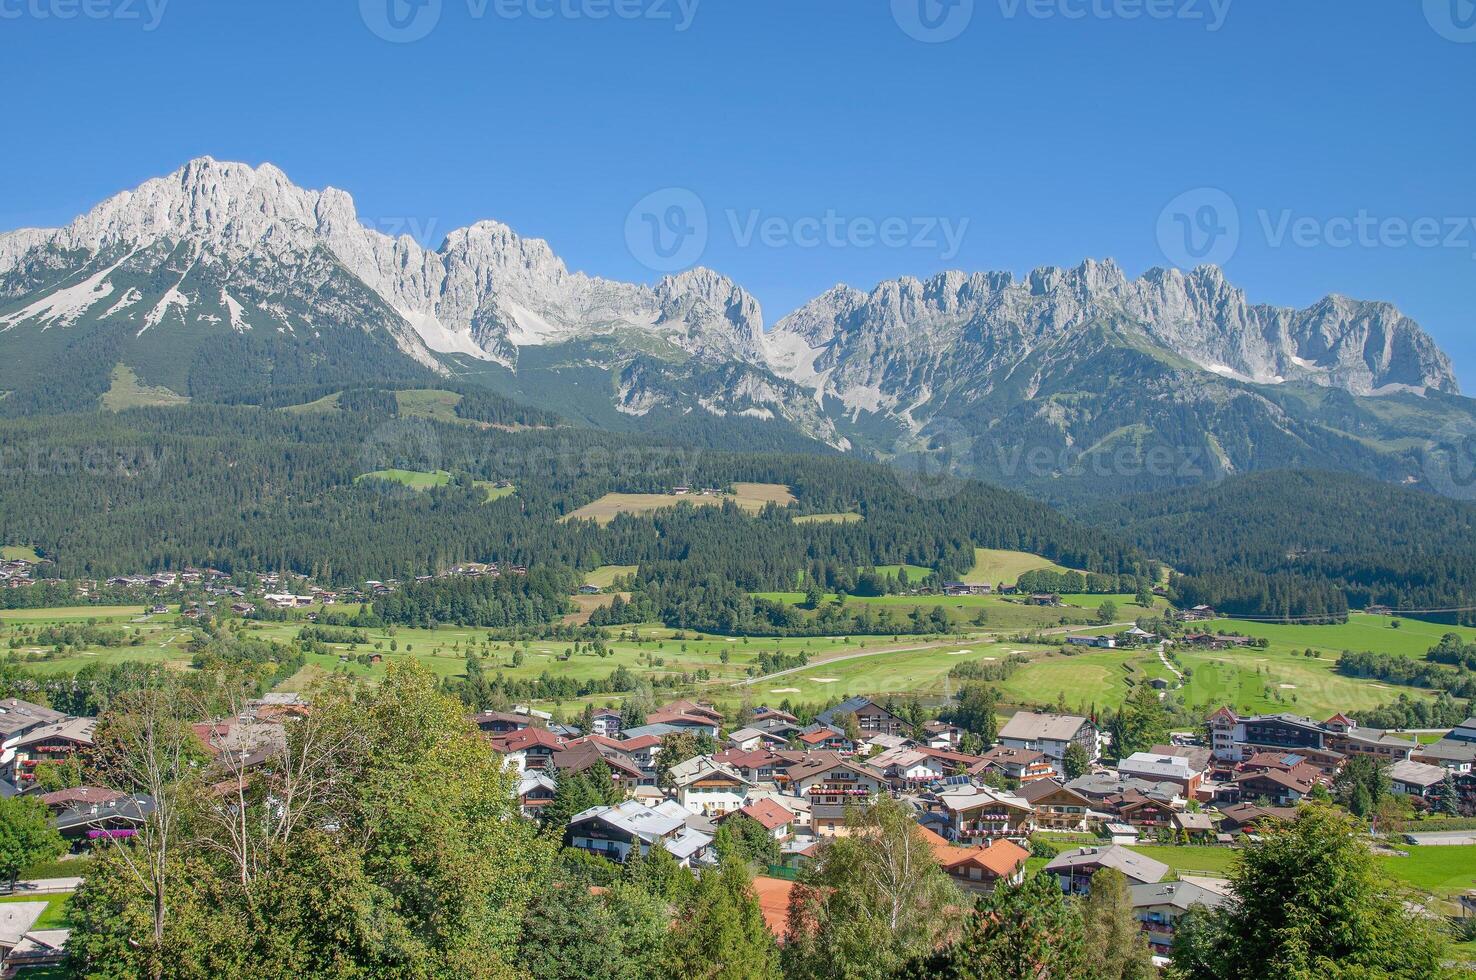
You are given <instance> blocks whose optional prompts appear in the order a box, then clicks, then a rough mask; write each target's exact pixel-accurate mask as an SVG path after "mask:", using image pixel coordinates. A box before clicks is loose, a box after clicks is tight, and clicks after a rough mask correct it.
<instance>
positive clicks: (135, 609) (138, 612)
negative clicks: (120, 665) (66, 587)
mask: <svg viewBox="0 0 1476 980" xmlns="http://www.w3.org/2000/svg"><path fill="white" fill-rule="evenodd" d="M146 609H147V607H146V606H58V607H56V608H54V609H0V623H4V622H10V623H85V622H86V621H87V620H89V619H96V620H98V621H99V622H105V621H106V622H113V621H122V620H127V619H134V618H136V617H138V616H142V615H143V614H144V612H145V610H146Z"/></svg>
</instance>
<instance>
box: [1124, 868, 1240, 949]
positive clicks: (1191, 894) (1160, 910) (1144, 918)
mask: <svg viewBox="0 0 1476 980" xmlns="http://www.w3.org/2000/svg"><path fill="white" fill-rule="evenodd" d="M1128 893H1129V894H1130V895H1131V896H1132V902H1133V914H1134V915H1136V916H1137V918H1138V921H1139V922H1140V923H1142V928H1143V932H1144V933H1146V934H1147V936H1148V942H1149V944H1150V945H1151V946H1152V947H1153V952H1154V954H1155V955H1157V956H1167V955H1168V954H1169V952H1170V951H1171V950H1172V949H1173V945H1174V932H1175V930H1176V929H1177V928H1178V924H1179V920H1180V919H1182V918H1183V917H1184V914H1185V913H1186V912H1188V911H1189V910H1190V909H1191V908H1193V907H1194V906H1196V905H1199V906H1203V907H1204V908H1207V909H1213V908H1218V907H1219V906H1220V905H1223V904H1224V903H1225V901H1226V898H1225V896H1224V895H1223V894H1221V893H1220V892H1215V891H1210V890H1209V889H1208V888H1205V887H1203V886H1201V885H1196V884H1194V883H1192V882H1188V881H1160V882H1140V883H1138V884H1134V885H1129V886H1128Z"/></svg>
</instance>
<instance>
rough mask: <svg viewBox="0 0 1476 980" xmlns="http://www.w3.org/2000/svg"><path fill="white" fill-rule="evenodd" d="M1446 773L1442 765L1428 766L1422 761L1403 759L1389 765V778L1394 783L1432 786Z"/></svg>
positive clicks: (1442, 778) (1442, 779) (1443, 777)
mask: <svg viewBox="0 0 1476 980" xmlns="http://www.w3.org/2000/svg"><path fill="white" fill-rule="evenodd" d="M1446 775H1448V774H1447V773H1446V771H1445V769H1444V767H1442V766H1430V765H1426V764H1425V763H1423V762H1414V761H1412V760H1410V759H1405V760H1403V761H1400V762H1396V763H1394V764H1393V765H1392V766H1390V767H1389V778H1390V779H1392V780H1393V781H1394V782H1396V783H1409V784H1411V785H1414V786H1434V785H1435V784H1436V783H1439V782H1443V781H1444V780H1445V777H1446Z"/></svg>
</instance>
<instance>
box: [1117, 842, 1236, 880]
mask: <svg viewBox="0 0 1476 980" xmlns="http://www.w3.org/2000/svg"><path fill="white" fill-rule="evenodd" d="M1128 849H1129V850H1132V851H1137V852H1138V853H1139V854H1142V855H1143V856H1144V857H1151V858H1152V859H1153V860H1155V861H1162V862H1163V863H1164V864H1166V865H1168V866H1169V867H1170V868H1173V869H1174V870H1175V871H1177V872H1178V873H1180V874H1189V875H1196V874H1207V875H1219V876H1225V875H1228V874H1229V873H1230V870H1231V869H1232V868H1233V867H1234V866H1235V862H1236V861H1237V860H1238V858H1239V855H1240V852H1239V851H1238V850H1235V849H1233V848H1229V847H1209V846H1196V845H1182V846H1174V847H1164V846H1159V845H1153V844H1143V845H1137V844H1134V845H1132V846H1131V847H1129V848H1128Z"/></svg>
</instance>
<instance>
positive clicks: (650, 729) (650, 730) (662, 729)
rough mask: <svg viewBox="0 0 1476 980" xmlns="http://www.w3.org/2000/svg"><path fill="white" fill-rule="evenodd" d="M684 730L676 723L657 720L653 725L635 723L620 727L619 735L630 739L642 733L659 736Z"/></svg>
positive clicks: (638, 736)
mask: <svg viewBox="0 0 1476 980" xmlns="http://www.w3.org/2000/svg"><path fill="white" fill-rule="evenodd" d="M685 731H687V729H685V728H682V727H680V726H678V725H668V724H665V723H663V722H657V723H656V724H654V725H637V726H636V727H635V728H626V729H622V730H621V732H620V737H621V738H624V739H632V738H640V737H641V736H642V735H655V736H656V737H657V738H660V737H661V736H663V735H670V734H672V733H673V732H685Z"/></svg>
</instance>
